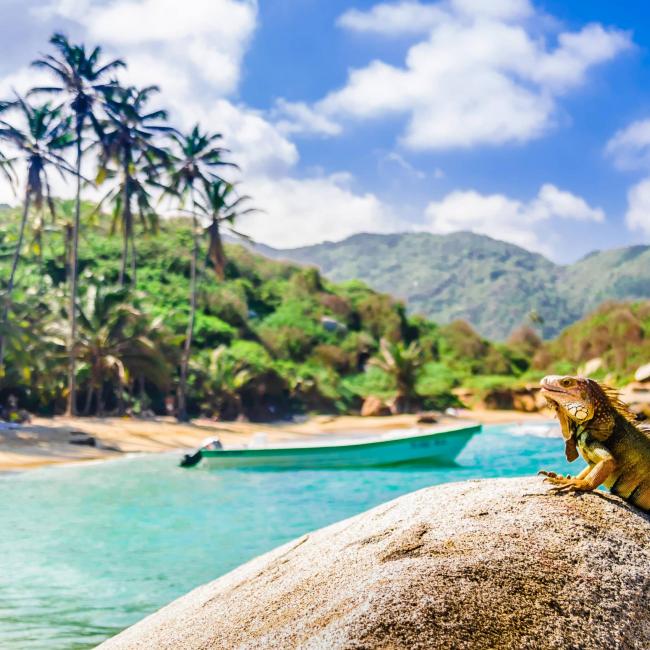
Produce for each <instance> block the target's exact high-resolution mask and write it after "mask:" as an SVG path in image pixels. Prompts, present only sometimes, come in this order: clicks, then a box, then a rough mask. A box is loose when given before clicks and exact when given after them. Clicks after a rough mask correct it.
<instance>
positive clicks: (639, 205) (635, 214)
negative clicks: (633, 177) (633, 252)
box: [625, 178, 650, 237]
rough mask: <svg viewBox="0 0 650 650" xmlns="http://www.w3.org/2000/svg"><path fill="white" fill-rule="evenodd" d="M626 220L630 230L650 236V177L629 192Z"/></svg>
mask: <svg viewBox="0 0 650 650" xmlns="http://www.w3.org/2000/svg"><path fill="white" fill-rule="evenodd" d="M625 221H626V223H627V226H628V228H629V229H630V230H636V231H639V232H641V233H643V234H644V235H645V236H646V237H650V178H646V179H645V180H643V181H641V182H640V183H638V184H637V185H635V186H634V187H632V189H630V191H629V192H628V195H627V213H626V215H625Z"/></svg>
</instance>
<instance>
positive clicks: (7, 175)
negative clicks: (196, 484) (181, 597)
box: [0, 35, 650, 420]
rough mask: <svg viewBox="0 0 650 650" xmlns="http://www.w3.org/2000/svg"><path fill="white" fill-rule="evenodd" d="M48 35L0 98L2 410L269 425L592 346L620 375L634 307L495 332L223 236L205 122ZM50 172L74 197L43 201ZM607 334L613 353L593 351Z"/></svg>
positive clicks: (418, 398) (235, 201)
mask: <svg viewBox="0 0 650 650" xmlns="http://www.w3.org/2000/svg"><path fill="white" fill-rule="evenodd" d="M51 43H52V46H53V48H54V53H53V54H50V55H45V56H44V57H42V58H41V59H39V60H37V61H36V62H35V65H37V66H39V67H41V68H44V69H45V70H48V71H50V73H51V74H52V78H53V85H52V86H50V87H39V88H35V89H33V90H32V91H31V92H29V93H27V94H26V95H25V96H15V97H10V98H7V99H6V101H3V102H1V103H0V173H1V176H0V180H2V181H3V182H6V183H9V184H11V185H12V186H13V187H14V188H15V190H16V193H17V197H18V198H19V199H21V202H20V203H19V204H18V205H17V206H16V207H10V206H5V207H0V225H1V228H0V283H1V285H0V286H1V288H2V293H1V296H0V404H4V403H6V402H8V401H9V400H10V399H12V401H13V398H17V399H18V401H19V403H20V404H21V405H22V406H23V407H25V408H28V409H29V410H31V411H34V412H39V413H44V414H52V413H63V412H67V413H70V414H75V413H82V414H84V415H91V414H99V415H101V414H104V413H117V414H126V413H132V414H143V415H144V414H151V413H158V414H162V413H170V412H172V411H173V412H174V413H175V414H176V416H177V417H178V418H179V419H181V420H185V419H187V418H189V417H192V416H196V415H199V414H203V415H205V416H209V417H218V418H221V419H234V418H238V417H247V418H249V419H252V420H267V419H273V418H283V417H290V416H292V415H294V414H296V413H307V412H321V413H322V412H327V413H346V412H358V411H359V409H360V408H361V406H362V403H363V401H364V400H365V399H366V398H368V397H374V398H379V399H380V400H383V401H385V402H386V403H389V404H390V406H391V409H392V410H393V411H398V412H400V411H411V410H415V409H423V408H425V409H426V408H445V407H448V406H454V405H458V404H460V401H459V397H458V395H459V393H458V391H457V390H456V389H458V388H459V387H462V386H469V387H473V388H474V389H476V390H488V389H490V388H493V387H498V386H503V385H514V384H517V383H525V382H527V381H531V380H534V379H536V378H538V377H539V376H540V375H541V374H543V372H544V371H545V370H547V369H549V368H551V369H561V368H564V367H565V366H566V362H567V361H568V362H569V363H570V364H577V363H583V362H584V361H585V360H586V359H584V357H585V356H589V355H591V356H596V355H598V356H601V357H602V358H603V362H602V365H601V366H600V367H601V368H602V370H603V372H605V371H606V370H609V371H611V372H614V373H615V375H614V378H615V379H624V378H627V377H629V375H630V373H631V372H633V369H631V366H630V363H631V362H630V361H629V360H630V359H633V360H634V361H636V360H637V358H638V359H639V360H642V358H646V357H647V342H648V340H650V329H649V327H648V321H650V316H649V315H648V308H647V304H646V305H644V304H639V305H636V304H634V305H619V306H615V307H612V306H610V307H608V308H607V309H605V311H604V312H602V313H601V312H597V313H596V314H595V315H594V316H593V317H592V321H589V322H588V323H587V322H586V323H585V324H584V325H580V327H578V326H574V327H576V328H577V329H575V330H568V331H567V332H566V333H565V334H564V335H563V336H562V337H560V338H559V339H557V340H556V341H552V342H548V343H543V342H542V337H541V336H540V335H544V334H545V333H546V332H545V330H544V327H545V322H546V321H545V318H544V316H543V312H544V309H545V308H546V307H545V305H544V304H540V305H538V307H539V310H537V309H535V308H533V309H530V310H529V311H528V312H527V313H526V314H525V315H524V316H522V318H521V319H520V324H521V327H520V328H519V329H517V330H516V331H514V332H513V333H512V336H511V337H510V339H509V340H508V342H506V343H493V342H490V341H488V340H487V339H485V338H483V337H482V336H481V335H479V334H478V333H477V332H476V331H475V330H474V329H473V327H472V326H471V325H469V324H468V323H467V322H465V321H464V320H459V319H448V320H450V322H448V323H447V324H444V325H438V324H436V323H434V322H432V321H430V320H428V319H427V318H426V317H424V316H419V315H417V314H412V313H408V312H407V310H406V308H405V306H404V304H403V303H402V302H400V301H399V300H396V299H394V298H392V297H390V296H389V295H386V294H382V293H378V292H376V291H374V290H372V289H370V288H369V287H368V286H367V285H366V284H364V283H363V282H361V281H358V280H354V279H352V280H348V281H346V282H341V283H339V284H336V283H335V282H333V281H331V280H329V279H327V278H326V277H324V276H323V275H322V274H321V273H320V272H319V271H318V270H317V269H316V268H313V267H301V266H298V265H295V264H292V263H287V262H279V261H273V260H270V259H267V258H265V257H262V256H261V255H258V254H256V253H254V252H252V251H251V250H250V248H249V247H247V246H241V245H234V244H231V243H227V242H224V238H223V235H224V231H225V232H229V233H231V234H234V235H236V236H240V237H244V235H242V234H241V233H240V231H239V225H238V223H239V221H241V218H242V217H243V216H244V215H246V214H248V213H250V212H252V211H254V210H256V209H257V207H256V206H255V203H254V201H253V199H251V198H250V197H249V196H247V195H246V194H243V193H241V192H240V191H239V187H240V185H239V183H240V182H241V179H240V176H241V171H240V170H239V168H238V167H237V165H236V164H235V161H233V160H231V159H230V153H229V151H228V150H227V149H226V148H225V146H224V143H223V138H222V136H221V135H220V134H219V132H218V131H214V130H212V128H213V126H214V125H210V127H209V128H207V129H206V128H205V127H204V126H202V125H198V124H197V125H195V126H193V127H192V128H191V129H189V130H188V131H185V132H184V131H181V130H179V129H178V128H176V127H175V126H174V125H173V124H171V123H170V122H169V118H168V114H167V112H166V111H165V110H164V108H162V107H161V106H160V104H159V103H158V102H159V100H160V98H161V97H162V95H161V94H160V93H159V90H158V88H157V87H155V86H149V87H145V88H136V87H133V86H129V85H122V84H121V83H120V81H119V77H117V76H115V75H116V74H117V73H119V71H120V70H121V69H122V68H123V67H124V66H125V65H126V64H125V63H124V62H123V61H121V60H114V61H108V62H106V61H104V60H103V59H102V53H101V50H100V49H99V48H94V49H91V50H87V49H86V48H85V47H84V46H83V45H75V44H71V43H70V42H69V41H68V40H67V39H66V38H65V37H64V36H62V35H55V36H54V37H53V38H52V40H51ZM216 126H217V127H218V125H216ZM53 173H56V174H57V175H59V176H62V177H63V178H65V179H66V181H67V183H68V185H69V186H70V187H71V189H72V192H73V194H72V198H71V199H62V198H57V197H55V196H54V195H53V192H52V181H51V179H52V175H53ZM261 207H262V208H263V206H261ZM484 296H485V293H483V297H484ZM501 302H503V301H501ZM544 313H545V312H544ZM610 313H615V315H616V316H615V319H616V320H615V322H613V321H611V320H610V318H609V316H608V314H610ZM583 333H588V337H589V340H590V341H592V342H593V343H590V344H589V345H585V344H581V343H579V341H580V340H581V339H580V337H581V336H583ZM618 333H621V337H622V338H623V339H624V340H625V343H624V344H623V343H622V344H621V345H622V346H623V348H624V352H619V351H618V348H617V349H616V350H613V349H612V348H611V345H610V346H609V347H608V340H609V341H611V340H614V339H616V340H618V339H617V338H616V337H617V336H618ZM584 336H587V334H584ZM621 337H619V338H621ZM630 341H632V342H634V344H635V345H636V348H635V349H636V350H641V352H638V354H637V353H635V352H634V351H630V350H629V349H628V348H629V342H630ZM621 354H623V355H624V356H625V359H623V357H622V356H621ZM644 355H645V357H644ZM563 363H564V364H565V365H564V366H563V365H562V364H563ZM170 404H173V405H174V406H173V408H170Z"/></svg>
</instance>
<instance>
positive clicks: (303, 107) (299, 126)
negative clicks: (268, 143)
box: [272, 99, 341, 135]
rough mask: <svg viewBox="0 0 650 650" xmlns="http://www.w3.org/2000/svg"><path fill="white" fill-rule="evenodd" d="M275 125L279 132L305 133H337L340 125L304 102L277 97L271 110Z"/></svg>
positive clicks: (339, 130)
mask: <svg viewBox="0 0 650 650" xmlns="http://www.w3.org/2000/svg"><path fill="white" fill-rule="evenodd" d="M272 115H273V117H274V119H275V125H276V127H277V128H278V130H279V131H280V132H281V133H285V134H292V133H300V134H305V135H338V134H339V133H340V132H341V126H340V125H339V124H337V123H336V122H334V121H333V120H331V119H330V118H328V117H327V116H326V115H323V114H322V113H318V112H317V111H315V110H314V109H313V108H311V107H310V106H308V105H307V104H305V103H304V102H288V101H286V100H285V99H278V100H277V101H276V103H275V107H274V109H273V111H272Z"/></svg>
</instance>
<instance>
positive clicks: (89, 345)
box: [51, 284, 171, 415]
mask: <svg viewBox="0 0 650 650" xmlns="http://www.w3.org/2000/svg"><path fill="white" fill-rule="evenodd" d="M80 302H82V303H83V305H80V306H79V308H78V310H79V313H78V315H77V317H78V323H79V331H78V336H79V338H78V341H77V345H76V356H77V358H78V359H79V361H80V362H81V364H80V369H79V371H80V376H85V377H86V378H87V393H86V404H85V408H84V413H85V414H86V415H87V414H88V413H89V412H90V408H91V404H92V402H93V398H94V400H95V403H96V408H97V412H98V414H100V415H101V414H102V413H103V411H104V386H105V384H110V385H111V386H112V388H113V391H114V394H115V396H116V398H117V402H118V408H119V410H120V411H121V410H122V407H123V395H124V392H125V390H126V388H127V387H128V386H129V384H130V382H131V379H132V378H133V377H145V378H146V379H148V380H149V381H150V382H152V383H153V384H155V385H156V386H159V387H160V388H162V389H164V388H165V387H166V386H167V385H168V382H169V377H170V374H171V370H170V367H169V365H168V363H167V362H166V360H165V357H164V354H163V352H162V350H161V346H160V344H159V343H160V341H159V338H160V336H161V335H162V331H163V328H162V319H156V320H154V321H150V320H149V319H148V318H147V316H146V315H145V314H144V313H143V312H142V311H141V310H140V309H138V307H137V306H136V305H134V304H133V303H134V300H133V295H132V294H131V292H130V291H129V290H128V289H127V288H124V287H119V288H115V287H108V288H106V287H103V286H102V285H99V284H92V285H91V286H90V287H89V289H88V291H87V293H86V295H85V298H84V299H82V300H81V301H80ZM64 330H65V328H64V327H62V324H61V323H59V324H56V325H54V326H53V327H52V328H51V334H52V337H51V341H52V342H54V343H58V344H59V345H61V344H62V343H63V341H64V340H65V339H64V338H63V339H62V338H61V336H60V334H61V333H62V332H63V331H64Z"/></svg>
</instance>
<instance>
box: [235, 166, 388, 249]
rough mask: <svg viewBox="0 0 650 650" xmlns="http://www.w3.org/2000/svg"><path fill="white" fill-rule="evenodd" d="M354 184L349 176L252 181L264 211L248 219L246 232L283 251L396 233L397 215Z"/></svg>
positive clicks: (243, 228) (245, 224) (252, 189)
mask: <svg viewBox="0 0 650 650" xmlns="http://www.w3.org/2000/svg"><path fill="white" fill-rule="evenodd" d="M350 180H351V179H350V177H349V175H348V174H338V175H332V176H326V177H323V178H305V179H297V178H289V177H283V178H277V179H272V178H268V177H262V178H257V179H255V178H254V179H251V180H250V181H249V182H248V183H247V187H248V189H249V190H250V192H251V194H253V195H254V197H255V202H256V204H258V205H260V206H263V207H264V210H265V212H261V213H256V214H251V215H247V216H246V217H244V219H242V222H241V229H242V230H244V231H245V232H249V233H251V234H254V236H255V238H256V239H257V240H258V241H261V242H264V243H267V244H270V245H272V246H277V247H281V248H287V247H295V246H303V245H307V244H316V243H318V242H321V241H324V240H332V241H337V240H339V239H344V238H345V237H348V236H349V235H352V234H354V233H357V232H389V231H391V230H394V229H395V227H396V222H395V219H394V215H393V214H392V212H391V211H390V210H389V209H388V208H387V207H386V206H385V205H384V204H383V203H382V202H381V201H380V200H379V199H378V198H377V197H376V196H375V195H374V194H372V193H361V194H359V193H356V192H354V191H353V189H351V187H350Z"/></svg>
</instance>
